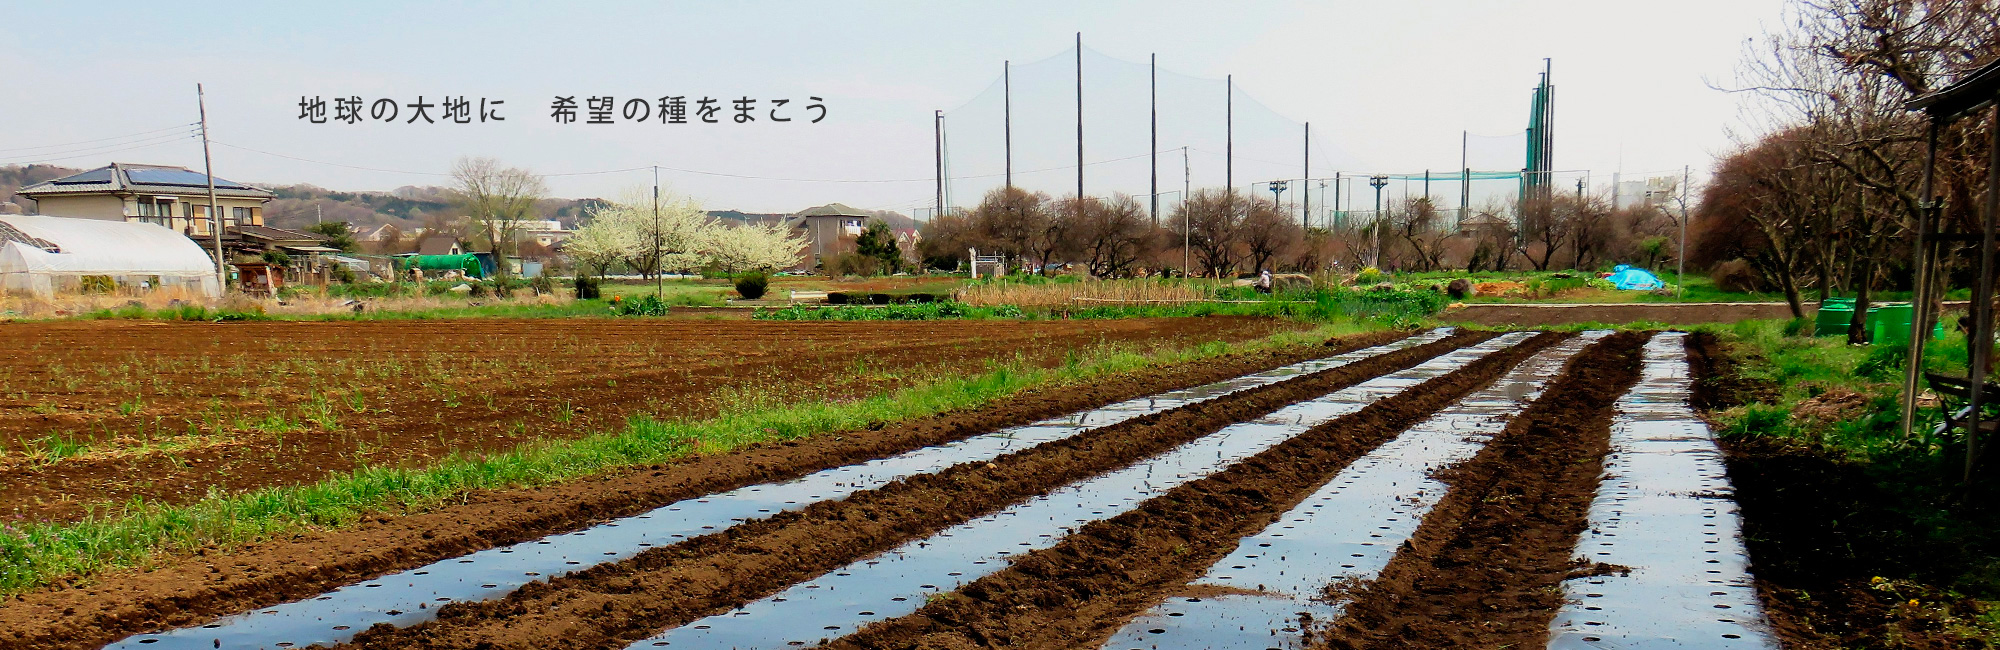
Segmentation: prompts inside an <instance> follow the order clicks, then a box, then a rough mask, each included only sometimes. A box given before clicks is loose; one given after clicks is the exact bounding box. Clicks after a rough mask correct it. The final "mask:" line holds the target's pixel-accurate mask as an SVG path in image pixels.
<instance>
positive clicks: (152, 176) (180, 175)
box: [125, 169, 249, 190]
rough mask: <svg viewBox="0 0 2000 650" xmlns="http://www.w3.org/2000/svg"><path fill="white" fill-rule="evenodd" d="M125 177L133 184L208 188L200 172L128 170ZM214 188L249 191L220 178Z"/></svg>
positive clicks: (206, 181)
mask: <svg viewBox="0 0 2000 650" xmlns="http://www.w3.org/2000/svg"><path fill="white" fill-rule="evenodd" d="M125 177H126V178H129V179H132V182H134V183H140V184H145V185H186V186H189V187H207V186H208V177H207V176H204V175H202V174H201V173H200V172H194V171H189V170H186V169H128V170H125ZM215 186H216V187H219V188H228V189H234V190H241V189H249V188H247V187H244V186H243V185H241V184H238V183H232V182H229V181H226V180H223V179H220V178H218V179H215Z"/></svg>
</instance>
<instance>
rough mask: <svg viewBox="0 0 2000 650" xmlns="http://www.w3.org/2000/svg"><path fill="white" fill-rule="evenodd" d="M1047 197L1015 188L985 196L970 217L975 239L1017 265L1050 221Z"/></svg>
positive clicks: (1028, 252)
mask: <svg viewBox="0 0 2000 650" xmlns="http://www.w3.org/2000/svg"><path fill="white" fill-rule="evenodd" d="M1050 202H1051V201H1050V199H1049V195H1047V194H1042V193H1038V192H1037V193H1030V192H1028V191H1027V190H1023V189H1021V188H1018V187H1002V188H998V189H995V190H993V191H991V192H987V193H986V197H985V198H984V199H981V200H980V202H979V206H978V207H975V208H973V209H972V214H971V215H970V219H971V222H972V223H971V225H972V230H973V232H974V233H975V234H976V235H977V237H978V240H979V241H982V242H984V243H985V244H986V245H989V246H992V247H993V249H994V252H996V253H999V254H1000V255H1002V256H1004V257H1006V258H1007V260H1008V261H1009V262H1010V266H1012V265H1013V264H1011V263H1019V262H1020V261H1021V259H1022V258H1023V257H1024V256H1027V255H1030V254H1031V253H1032V251H1033V250H1034V249H1035V244H1036V243H1037V238H1038V237H1041V236H1043V235H1044V234H1045V233H1046V231H1047V228H1048V222H1049V220H1050V218H1051V217H1050V214H1049V203H1050Z"/></svg>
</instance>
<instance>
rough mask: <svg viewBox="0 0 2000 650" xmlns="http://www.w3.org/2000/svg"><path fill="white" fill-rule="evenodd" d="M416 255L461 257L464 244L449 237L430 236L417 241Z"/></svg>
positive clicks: (463, 251) (463, 252)
mask: <svg viewBox="0 0 2000 650" xmlns="http://www.w3.org/2000/svg"><path fill="white" fill-rule="evenodd" d="M417 254H418V255H463V254H465V246H464V244H462V243H460V242H459V241H458V238H457V237H453V236H451V235H430V236H428V237H424V238H423V239H419V240H417Z"/></svg>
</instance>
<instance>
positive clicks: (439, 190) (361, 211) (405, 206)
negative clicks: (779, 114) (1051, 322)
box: [0, 165, 921, 232]
mask: <svg viewBox="0 0 2000 650" xmlns="http://www.w3.org/2000/svg"><path fill="white" fill-rule="evenodd" d="M82 171H84V170H81V169H72V168H69V167H59V166H56V165H28V166H26V167H22V166H18V165H8V166H0V214H5V213H7V212H9V211H10V210H12V211H18V212H33V211H34V209H35V208H34V201H31V200H29V199H28V198H26V197H21V196H17V195H16V194H15V192H16V191H18V190H20V189H21V188H22V187H26V186H29V185H33V184H35V183H40V182H42V181H45V180H49V179H52V178H62V177H64V176H68V175H70V174H75V173H79V172H82ZM251 184H252V185H255V186H257V187H262V188H264V189H268V190H271V192H272V193H274V194H277V198H276V199H274V200H272V201H271V205H270V206H269V207H267V208H265V210H264V223H265V224H267V225H270V226H273V227H277V228H304V227H306V226H310V225H312V224H313V223H316V222H318V221H321V220H325V221H345V222H348V223H350V224H353V225H354V227H355V230H356V231H368V230H373V229H375V228H376V227H379V226H383V225H393V226H395V227H396V228H397V229H398V230H401V231H403V232H413V231H414V230H416V229H417V228H424V227H426V226H427V225H430V226H435V225H436V224H427V223H426V222H436V221H447V220H452V219H456V218H457V217H459V216H460V213H459V212H458V209H457V207H456V206H455V205H454V204H453V202H452V192H451V190H450V189H448V188H443V187H438V186H434V185H421V186H420V185H405V186H403V187H398V188H396V189H393V190H389V191H387V192H343V191H338V190H329V189H326V188H324V187H319V186H317V185H311V184H307V183H298V184H293V185H268V184H263V183H251ZM7 203H13V204H15V206H17V207H18V209H16V208H9V207H8V206H7V205H6V204H7ZM606 204H607V203H606V201H605V200H603V199H595V198H588V199H555V198H552V199H543V200H541V201H540V202H538V203H536V204H535V211H536V212H538V213H540V215H541V218H543V219H554V220H556V221H561V222H562V223H563V225H564V226H566V227H569V228H575V227H577V226H578V225H580V224H581V223H583V222H588V221H589V212H590V210H591V209H592V208H594V207H597V206H602V205H606ZM807 207H811V206H804V207H801V208H799V209H800V210H804V209H805V208H807ZM793 214H796V212H785V213H777V212H744V211H742V210H709V211H708V215H709V216H710V217H714V218H716V219H720V220H724V221H732V222H737V223H759V222H768V221H771V220H776V219H784V218H786V217H790V216H792V215H793ZM869 214H870V215H873V216H874V217H875V218H878V219H881V220H882V221H884V222H886V223H888V224H889V227H891V228H894V229H897V230H915V229H917V227H918V226H920V225H921V224H919V223H917V221H916V220H915V219H911V218H909V217H908V216H905V215H903V214H902V213H899V212H894V211H889V210H876V211H870V212H869Z"/></svg>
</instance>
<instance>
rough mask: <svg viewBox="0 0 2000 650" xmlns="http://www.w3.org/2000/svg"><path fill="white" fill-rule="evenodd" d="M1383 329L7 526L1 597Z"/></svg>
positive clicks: (1123, 351) (1103, 353) (1089, 356)
mask: <svg viewBox="0 0 2000 650" xmlns="http://www.w3.org/2000/svg"><path fill="white" fill-rule="evenodd" d="M1379 328H1380V327H1379V325H1376V324H1373V323H1370V322H1368V321H1363V320H1347V321H1340V322H1334V323H1327V324H1323V325H1321V326H1320V327H1318V328H1315V329H1313V330H1307V331H1290V332H1280V333H1277V334H1273V335H1271V336H1267V337H1264V338H1261V339H1257V340H1254V341H1248V342H1244V343H1239V344H1229V343H1223V342H1219V341H1218V342H1209V343H1205V344H1200V345H1193V346H1186V347H1176V348H1164V349H1155V350H1151V351H1139V350H1135V349H1133V348H1130V347H1127V346H1120V345H1104V346H1099V347H1094V348H1089V349H1086V350H1084V351H1081V352H1079V353H1076V354H1072V355H1070V356H1069V357H1068V358H1067V359H1066V360H1065V362H1064V363H1063V364H1062V365H1059V366H1056V367H1053V368H1040V367H1036V366H1033V365H1030V364H1027V363H1025V362H1023V361H1019V360H1016V361H1013V362H1007V363H994V364H991V365H989V366H988V368H987V369H986V370H985V371H984V372H980V373H976V374H971V375H962V376H954V377H944V378H939V379H935V380H931V381H927V382H924V383H919V384H916V385H912V386H908V387H904V388H900V389H896V390H893V391H888V392H885V393H880V394H877V395H874V396H871V397H867V398H863V399H859V400H853V401H846V402H833V401H823V400H816V401H806V402H799V403H793V404H785V405H762V406H759V405H752V406H748V407H745V408H739V409H736V410H732V411H727V412H724V413H722V414H721V415H718V416H717V417H714V418H710V419H704V420H692V421H689V420H663V419H658V418H654V417H650V416H646V415H639V416H634V417H632V418H631V419H630V420H629V421H628V423H627V425H626V427H625V428H624V429H623V430H620V431H610V432H604V433H599V434H594V435H591V436H587V437H584V438H579V439H574V440H545V441H535V442H530V443H524V444H522V445H520V446H518V447H516V448H514V449H512V450H509V451H506V452H500V453H490V454H479V455H453V456H451V457H448V458H445V459H443V460H441V461H439V462H438V463H436V464H434V465H432V466H429V467H424V468H394V467H364V468H360V469H356V470H353V471H351V472H347V473H344V474H340V475H337V476H334V477H331V478H328V479H326V480H323V481H320V482H318V483H313V484H309V485H298V486H284V487H271V488H263V489H259V490H254V491H251V492H246V493H241V494H224V493H220V492H215V491H212V492H211V493H210V494H209V495H208V496H206V497H205V498H203V499H201V500H200V501H197V502H194V503H190V504H185V505H168V504H159V503H145V502H140V501H134V502H131V503H128V504H126V505H124V506H123V507H121V508H118V509H117V511H116V512H108V513H102V514H95V513H94V514H92V515H91V516H89V517H87V518H85V519H84V520H81V521H77V522H71V523H22V524H6V525H0V595H11V594H15V593H21V592H24V591H28V590H32V589H35V588H38V587H41V586H43V585H48V584H56V583H62V582H65V581H68V580H72V579H75V578H79V577H85V576H89V575H92V574H95V573H98V572H101V571H104V570H107V569H115V568H122V567H135V566H143V565H144V564H145V563H146V562H147V561H148V559H149V558H152V557H154V556H155V555H156V554H160V553H171V552H174V551H187V550H192V549H196V548H200V547H203V546H206V545H209V544H230V543H240V542H246V541H251V540H256V539H260V538H264V537H268V536H271V535H274V534H278V533H283V532H290V531H296V530H300V529H314V528H330V527H338V526H342V525H345V524H348V523H351V522H353V521H355V520H357V519H359V518H361V517H362V516H364V515H366V514H369V513H373V512H383V511H388V510H397V509H400V510H405V511H421V510H425V509H430V508H434V507H437V506H438V505H440V504H443V503H445V502H446V501H448V500H451V499H453V498H454V497H460V496H462V495H464V494H466V493H467V492H470V491H472V490H478V489H490V488H513V487H530V486H537V485H547V484H551V483H557V482H561V481H565V480H569V479H575V478H578V477H583V476H587V475H590V474H594V473H598V472H603V471H608V470H614V469H617V468H621V467H629V466H633V465H641V464H650V463H658V462H662V461H668V460H672V459H675V458H680V457H683V456H687V455H690V454H696V453H718V452H725V451H729V450H732V449H736V448H738V447H741V446H744V445H748V444H752V443H756V442H763V441H769V440H784V439H792V438H802V437H807V436H812V435H817V434H822V433H827V432H832V431H841V430H851V429H858V428H862V427H866V426H868V425H871V424H875V423H890V422H896V421H900V420H906V419H910V418H917V417H923V416H928V415H934V414H938V413H942V412H945V411H950V410H955V409H966V408H977V407H979V406H983V405H986V404H991V403H994V402H997V401H1000V400H1002V399H1005V398H1007V397H1010V396H1012V395H1014V394H1016V393H1019V392H1021V391H1023V390H1026V389H1029V388H1036V387H1044V386H1056V385H1065V384H1077V383H1082V382H1085V381H1089V380H1091V379H1093V378H1096V377H1101V376H1105V375H1110V374H1116V373H1123V372H1130V371H1134V370H1139V369H1143V368H1148V367H1154V366H1163V365H1171V364H1178V363H1186V362H1192V361H1199V360H1202V359H1210V358H1214V357H1218V356H1222V355H1226V354H1233V353H1241V352H1248V351H1253V350H1259V349H1268V348H1276V347H1286V346H1293V345H1302V344H1315V343H1318V342H1320V341H1322V340H1324V339H1326V338H1327V337H1330V336H1337V335H1342V334H1351V333H1357V332H1363V331H1369V330H1372V329H1379Z"/></svg>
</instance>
